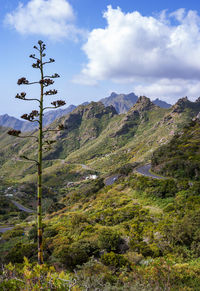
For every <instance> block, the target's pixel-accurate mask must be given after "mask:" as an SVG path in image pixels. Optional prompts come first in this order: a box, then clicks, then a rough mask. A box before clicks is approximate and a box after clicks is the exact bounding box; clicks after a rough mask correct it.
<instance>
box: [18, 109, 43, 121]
mask: <svg viewBox="0 0 200 291" xmlns="http://www.w3.org/2000/svg"><path fill="white" fill-rule="evenodd" d="M38 116H39V112H38V111H37V110H33V111H32V112H31V113H30V114H23V115H22V116H21V118H23V119H25V120H28V121H33V120H34V119H35V117H38Z"/></svg>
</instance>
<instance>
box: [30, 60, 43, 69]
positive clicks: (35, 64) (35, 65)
mask: <svg viewBox="0 0 200 291" xmlns="http://www.w3.org/2000/svg"><path fill="white" fill-rule="evenodd" d="M40 64H41V62H40V60H38V59H37V62H36V63H33V64H32V67H33V68H35V69H40Z"/></svg>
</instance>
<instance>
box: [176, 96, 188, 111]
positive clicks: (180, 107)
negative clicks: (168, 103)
mask: <svg viewBox="0 0 200 291" xmlns="http://www.w3.org/2000/svg"><path fill="white" fill-rule="evenodd" d="M190 103H192V102H191V101H189V100H188V98H187V96H186V97H183V98H180V99H179V100H178V101H177V102H176V103H175V104H174V105H173V106H172V109H173V110H172V113H181V112H183V111H184V109H185V108H186V107H187V106H188V105H189V104H190Z"/></svg>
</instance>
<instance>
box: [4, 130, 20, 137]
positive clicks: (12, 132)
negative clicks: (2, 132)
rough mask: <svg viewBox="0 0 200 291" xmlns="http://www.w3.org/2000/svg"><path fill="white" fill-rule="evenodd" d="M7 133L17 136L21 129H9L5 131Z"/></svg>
mask: <svg viewBox="0 0 200 291" xmlns="http://www.w3.org/2000/svg"><path fill="white" fill-rule="evenodd" d="M7 133H8V134H9V135H12V136H19V135H20V133H21V130H15V129H11V130H9V131H8V132H7Z"/></svg>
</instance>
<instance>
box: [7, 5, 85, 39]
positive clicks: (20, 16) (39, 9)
mask: <svg viewBox="0 0 200 291" xmlns="http://www.w3.org/2000/svg"><path fill="white" fill-rule="evenodd" d="M74 20H75V16H74V11H73V8H72V7H71V5H70V4H69V3H68V2H67V1H66V0H30V1H29V2H28V3H27V4H26V5H23V4H22V3H19V5H18V8H17V9H16V10H14V11H13V12H11V13H8V14H7V15H6V18H5V22H6V23H7V24H9V25H11V26H12V27H14V28H15V29H16V30H17V31H18V32H19V33H21V34H40V35H44V36H47V37H50V38H53V39H60V38H63V37H68V38H74V39H76V38H77V36H78V35H79V34H80V33H82V32H81V31H80V30H79V29H78V28H76V26H75V25H74Z"/></svg>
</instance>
